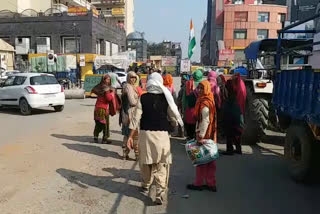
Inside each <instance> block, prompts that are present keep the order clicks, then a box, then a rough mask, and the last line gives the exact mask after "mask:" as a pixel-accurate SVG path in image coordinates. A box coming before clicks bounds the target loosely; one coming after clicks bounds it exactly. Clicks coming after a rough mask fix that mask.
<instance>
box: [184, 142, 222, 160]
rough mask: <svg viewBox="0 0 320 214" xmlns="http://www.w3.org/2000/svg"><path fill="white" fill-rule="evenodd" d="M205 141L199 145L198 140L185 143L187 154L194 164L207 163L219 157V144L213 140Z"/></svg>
mask: <svg viewBox="0 0 320 214" xmlns="http://www.w3.org/2000/svg"><path fill="white" fill-rule="evenodd" d="M204 142H205V143H204V144H203V145H199V144H198V143H197V141H196V140H190V141H188V142H187V144H186V145H185V148H186V152H187V155H188V157H189V158H190V160H191V161H192V164H193V165H194V166H199V165H203V164H207V163H210V162H211V161H214V160H217V159H218V158H219V152H218V145H217V144H216V143H215V142H214V141H213V140H204Z"/></svg>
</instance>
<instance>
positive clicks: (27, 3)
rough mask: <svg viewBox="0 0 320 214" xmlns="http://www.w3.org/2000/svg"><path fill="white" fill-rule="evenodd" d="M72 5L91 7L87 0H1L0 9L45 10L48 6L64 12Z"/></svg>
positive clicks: (14, 10)
mask: <svg viewBox="0 0 320 214" xmlns="http://www.w3.org/2000/svg"><path fill="white" fill-rule="evenodd" d="M72 6H79V7H86V8H87V9H90V8H91V4H90V2H89V1H87V0H1V4H0V10H10V11H12V12H17V13H22V12H23V11H25V10H27V9H32V10H35V11H36V12H45V11H46V10H48V9H49V8H57V9H59V10H60V11H61V12H64V11H67V10H68V7H72Z"/></svg>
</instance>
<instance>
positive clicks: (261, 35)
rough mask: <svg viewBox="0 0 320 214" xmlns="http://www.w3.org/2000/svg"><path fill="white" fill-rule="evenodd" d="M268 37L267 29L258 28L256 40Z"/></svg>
mask: <svg viewBox="0 0 320 214" xmlns="http://www.w3.org/2000/svg"><path fill="white" fill-rule="evenodd" d="M268 37H269V31H268V30H264V29H258V33H257V39H258V40H262V39H268Z"/></svg>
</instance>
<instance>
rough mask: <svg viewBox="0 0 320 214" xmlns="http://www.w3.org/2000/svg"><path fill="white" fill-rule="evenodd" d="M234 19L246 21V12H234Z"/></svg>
mask: <svg viewBox="0 0 320 214" xmlns="http://www.w3.org/2000/svg"><path fill="white" fill-rule="evenodd" d="M234 21H235V22H247V21H248V12H235V14H234Z"/></svg>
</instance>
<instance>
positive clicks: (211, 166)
mask: <svg viewBox="0 0 320 214" xmlns="http://www.w3.org/2000/svg"><path fill="white" fill-rule="evenodd" d="M198 89H199V97H198V99H197V103H196V107H195V111H194V116H195V118H196V120H197V125H196V135H197V141H198V143H200V144H201V143H202V142H203V140H204V139H211V140H214V142H215V143H216V142H217V137H216V136H217V135H216V131H217V128H216V107H215V103H214V97H213V94H212V91H211V85H210V82H209V81H207V80H205V81H202V82H201V83H200V84H199V86H198ZM204 180H205V181H206V184H207V186H206V188H207V189H208V190H210V191H212V192H216V191H217V187H216V161H211V162H210V163H207V164H204V165H200V166H197V167H196V179H195V181H194V182H193V184H189V185H187V188H188V189H191V190H199V191H201V190H203V189H204V186H203V182H204Z"/></svg>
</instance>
